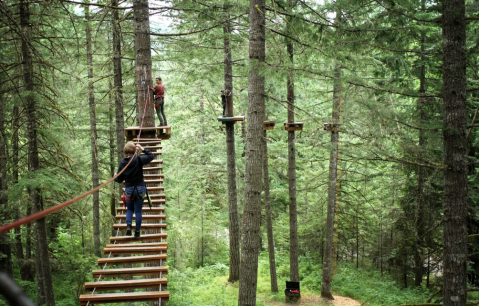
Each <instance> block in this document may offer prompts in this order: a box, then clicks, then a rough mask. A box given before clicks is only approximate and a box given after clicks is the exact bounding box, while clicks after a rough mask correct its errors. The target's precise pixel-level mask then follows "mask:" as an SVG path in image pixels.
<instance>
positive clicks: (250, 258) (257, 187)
mask: <svg viewBox="0 0 479 306" xmlns="http://www.w3.org/2000/svg"><path fill="white" fill-rule="evenodd" d="M264 13H265V1H264V0H251V1H250V10H249V16H250V33H249V66H250V67H249V79H248V97H249V98H248V114H247V116H248V127H247V128H248V131H247V136H246V137H247V138H246V171H245V203H244V211H243V229H242V231H243V235H242V243H241V263H240V271H241V273H240V282H239V298H238V305H239V306H247V305H248V306H249V305H256V288H257V276H258V254H259V247H260V245H259V240H260V235H261V233H260V220H261V188H262V184H261V181H262V171H263V169H262V150H261V149H262V141H263V140H262V138H263V121H264V117H265V105H264V74H263V71H262V70H263V69H264V61H265V49H266V48H265V15H264Z"/></svg>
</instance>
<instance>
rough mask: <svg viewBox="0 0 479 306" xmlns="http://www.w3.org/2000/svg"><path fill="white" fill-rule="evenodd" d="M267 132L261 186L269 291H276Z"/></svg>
mask: <svg viewBox="0 0 479 306" xmlns="http://www.w3.org/2000/svg"><path fill="white" fill-rule="evenodd" d="M266 136H267V132H266V130H264V134H263V146H264V148H263V186H264V188H263V189H264V210H265V215H266V216H265V217H266V235H267V236H268V254H269V275H270V278H271V292H278V278H277V277H276V258H275V254H274V239H273V221H272V219H271V198H270V194H269V167H268V141H267V138H266Z"/></svg>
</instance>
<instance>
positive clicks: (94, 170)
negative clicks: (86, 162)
mask: <svg viewBox="0 0 479 306" xmlns="http://www.w3.org/2000/svg"><path fill="white" fill-rule="evenodd" d="M85 29H86V54H87V66H88V105H89V106H90V146H91V163H92V166H91V177H92V188H96V187H97V186H98V185H100V178H99V176H100V175H99V173H98V171H99V170H98V168H99V166H98V145H97V139H98V135H97V131H96V110H95V107H96V104H95V90H94V87H93V52H92V43H91V27H90V8H89V6H88V4H87V5H85ZM93 244H94V248H95V255H96V256H97V257H101V242H100V191H99V190H97V191H95V192H94V193H93Z"/></svg>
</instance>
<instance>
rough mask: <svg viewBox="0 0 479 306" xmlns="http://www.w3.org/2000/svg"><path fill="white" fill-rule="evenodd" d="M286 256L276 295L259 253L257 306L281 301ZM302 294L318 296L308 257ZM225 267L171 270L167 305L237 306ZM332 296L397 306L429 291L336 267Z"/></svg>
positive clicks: (317, 270)
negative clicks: (404, 287)
mask: <svg viewBox="0 0 479 306" xmlns="http://www.w3.org/2000/svg"><path fill="white" fill-rule="evenodd" d="M288 260H289V257H288V256H287V254H277V261H276V263H277V274H278V287H279V292H278V293H275V294H273V293H271V287H270V277H269V263H268V254H267V253H266V252H265V253H262V254H261V256H260V259H259V266H258V288H257V292H258V295H257V304H256V305H258V306H266V305H269V304H270V303H272V302H281V301H284V288H285V287H284V286H285V281H286V280H288V279H289V263H288ZM299 262H300V275H301V293H302V295H303V296H313V295H317V296H319V295H320V292H321V265H320V264H318V263H316V262H315V261H314V260H313V259H312V258H310V257H301V258H300V260H299ZM228 271H229V268H228V266H226V265H224V264H216V265H212V266H205V267H201V268H198V269H192V268H188V269H185V270H183V271H179V270H175V269H170V272H169V274H168V290H169V291H170V297H171V299H170V301H169V302H168V305H169V306H187V305H188V306H194V305H197V306H209V305H212V306H213V305H214V306H230V305H238V282H235V283H233V284H232V283H228ZM332 289H333V294H334V295H340V296H345V297H350V298H353V299H356V300H358V301H360V302H364V301H367V305H399V304H406V303H423V302H425V301H426V300H427V298H428V295H429V291H428V290H426V289H425V288H422V287H419V288H415V289H413V288H411V289H409V288H408V289H403V288H400V287H399V286H398V284H397V283H396V282H395V281H394V280H392V278H391V277H390V276H389V275H387V274H383V276H381V274H380V273H379V272H378V271H375V270H369V269H362V268H359V269H356V268H355V267H351V266H349V265H347V264H346V265H342V266H338V268H337V270H336V274H335V276H334V282H333V286H332Z"/></svg>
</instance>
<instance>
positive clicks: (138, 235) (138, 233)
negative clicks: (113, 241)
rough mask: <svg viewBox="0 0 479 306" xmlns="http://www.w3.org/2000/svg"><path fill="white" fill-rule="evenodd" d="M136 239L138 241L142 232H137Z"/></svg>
mask: <svg viewBox="0 0 479 306" xmlns="http://www.w3.org/2000/svg"><path fill="white" fill-rule="evenodd" d="M135 238H136V239H138V238H140V231H135Z"/></svg>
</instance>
